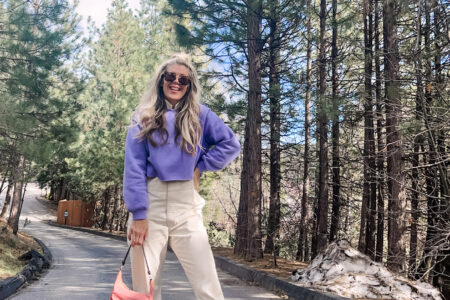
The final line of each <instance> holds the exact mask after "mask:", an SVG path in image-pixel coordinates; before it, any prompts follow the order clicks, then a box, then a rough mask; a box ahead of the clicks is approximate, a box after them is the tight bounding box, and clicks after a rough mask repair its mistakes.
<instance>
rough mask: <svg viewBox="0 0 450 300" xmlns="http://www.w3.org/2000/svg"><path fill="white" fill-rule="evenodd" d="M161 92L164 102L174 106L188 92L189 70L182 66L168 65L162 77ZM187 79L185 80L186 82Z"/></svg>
mask: <svg viewBox="0 0 450 300" xmlns="http://www.w3.org/2000/svg"><path fill="white" fill-rule="evenodd" d="M163 77H164V79H163V92H164V96H165V97H166V100H167V101H169V102H170V103H171V104H172V105H175V104H176V103H177V102H178V101H180V100H181V98H183V96H184V95H185V94H186V91H187V90H188V87H189V84H190V83H188V84H183V83H186V81H188V82H189V78H190V76H189V69H188V68H187V67H185V66H183V65H176V64H173V65H169V66H167V69H166V72H165V75H164V76H163ZM186 79H187V80H186Z"/></svg>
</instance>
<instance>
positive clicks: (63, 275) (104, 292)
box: [0, 184, 281, 300]
mask: <svg viewBox="0 0 450 300" xmlns="http://www.w3.org/2000/svg"><path fill="white" fill-rule="evenodd" d="M41 193H42V192H41V190H40V189H39V188H38V187H37V186H36V185H34V184H29V185H28V186H27V191H26V194H25V200H24V204H23V208H22V214H21V218H20V227H19V228H20V229H19V230H23V231H25V232H27V233H28V234H30V235H32V236H34V237H36V238H38V239H40V240H42V241H43V242H44V243H45V244H46V245H47V247H48V248H49V249H50V251H51V252H52V255H53V264H52V266H51V268H50V269H49V270H47V271H46V272H45V273H44V274H42V275H41V278H39V280H37V281H35V282H32V283H30V284H28V285H27V286H25V287H24V288H22V289H20V290H19V292H18V293H16V294H15V295H13V296H11V297H9V298H8V299H11V300H12V299H14V300H53V299H55V300H56V299H58V300H61V299H71V300H78V299H80V300H90V299H92V300H99V299H106V300H107V299H109V295H110V293H111V291H112V286H113V283H114V280H115V277H116V274H117V271H118V269H119V267H120V263H121V260H122V258H123V256H124V255H125V253H126V250H127V245H126V243H125V242H121V241H117V240H114V239H110V238H106V237H100V236H96V235H93V234H89V233H84V232H79V231H74V230H70V229H65V228H59V227H54V226H51V225H48V224H46V222H45V221H46V220H55V221H56V212H55V211H52V210H50V209H49V208H47V207H46V206H45V205H43V204H42V203H41V202H40V201H38V200H36V197H38V196H40V195H41ZM3 200H4V194H2V195H0V207H1V206H2V205H1V204H2V203H3ZM25 219H28V220H29V221H31V223H29V224H28V225H27V226H26V227H25V228H23V225H24V220H25ZM127 263H128V264H127V266H126V268H125V269H124V272H123V273H124V281H125V283H126V284H127V285H128V286H129V287H131V286H132V285H131V271H130V265H129V259H128V261H127ZM218 274H219V279H220V282H221V284H222V289H223V292H224V296H225V299H261V300H262V299H281V298H280V297H278V296H276V295H274V294H272V293H270V292H268V291H266V290H264V289H263V288H260V287H256V286H251V285H248V284H247V283H245V282H243V281H241V280H240V279H238V278H237V277H234V276H232V275H229V274H227V273H225V272H222V271H220V270H218ZM162 276H163V288H162V290H163V292H162V298H163V300H191V299H192V300H194V299H195V296H194V293H193V292H192V289H191V287H190V284H189V282H188V280H187V278H186V275H185V274H184V271H183V268H182V267H181V265H180V263H179V262H178V260H177V258H176V256H175V255H174V254H173V253H172V252H168V253H167V260H166V262H165V264H164V271H163V275H162Z"/></svg>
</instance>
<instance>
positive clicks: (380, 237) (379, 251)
mask: <svg viewBox="0 0 450 300" xmlns="http://www.w3.org/2000/svg"><path fill="white" fill-rule="evenodd" d="M379 18H380V10H379V5H378V0H375V97H376V102H377V105H376V110H377V150H378V152H377V172H378V176H377V245H376V255H375V261H378V262H381V261H383V245H384V190H385V189H384V184H385V180H384V179H385V178H384V177H385V174H384V157H385V153H384V141H383V125H384V124H383V119H384V115H383V97H382V95H381V80H382V79H381V68H380V31H379V28H378V27H379V26H378V25H379Z"/></svg>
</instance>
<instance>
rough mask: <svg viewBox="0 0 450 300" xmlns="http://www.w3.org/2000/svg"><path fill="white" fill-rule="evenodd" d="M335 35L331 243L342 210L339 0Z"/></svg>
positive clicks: (334, 15) (333, 55)
mask: <svg viewBox="0 0 450 300" xmlns="http://www.w3.org/2000/svg"><path fill="white" fill-rule="evenodd" d="M332 7H333V20H332V25H333V34H332V41H331V85H332V92H331V99H332V101H333V112H332V113H333V125H332V129H331V132H332V133H331V139H332V159H333V182H332V185H333V205H332V212H331V226H330V242H331V241H333V240H335V239H336V237H337V234H338V231H339V222H340V208H341V195H340V189H341V176H340V168H341V166H340V155H339V116H340V111H339V103H340V100H339V96H338V92H337V90H338V85H339V83H338V72H337V56H338V48H337V38H338V33H337V20H336V13H337V0H333V4H332Z"/></svg>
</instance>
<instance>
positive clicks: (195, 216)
mask: <svg viewBox="0 0 450 300" xmlns="http://www.w3.org/2000/svg"><path fill="white" fill-rule="evenodd" d="M194 197H195V198H196V199H191V200H192V201H193V204H194V205H193V207H192V210H191V211H190V212H186V213H185V214H184V216H186V215H188V216H189V217H188V218H185V217H184V216H178V218H177V219H176V221H179V222H176V223H175V225H174V226H173V227H171V228H170V231H169V245H170V246H171V248H172V249H173V251H174V252H175V254H176V256H177V257H178V260H179V261H180V263H181V265H182V266H183V269H184V272H185V273H186V276H187V277H188V279H189V282H190V284H191V286H192V288H193V290H194V293H195V296H196V297H197V299H199V300H222V299H224V297H223V293H222V288H221V286H220V282H219V278H218V276H217V271H216V265H215V262H214V257H213V254H212V251H211V247H210V245H209V241H208V234H207V233H206V228H205V227H204V225H203V218H202V214H201V209H200V210H199V209H198V204H199V203H200V204H201V201H203V199H198V197H200V196H199V195H198V194H194ZM199 200H200V202H199ZM169 201H170V199H169ZM180 201H186V199H183V200H180Z"/></svg>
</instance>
